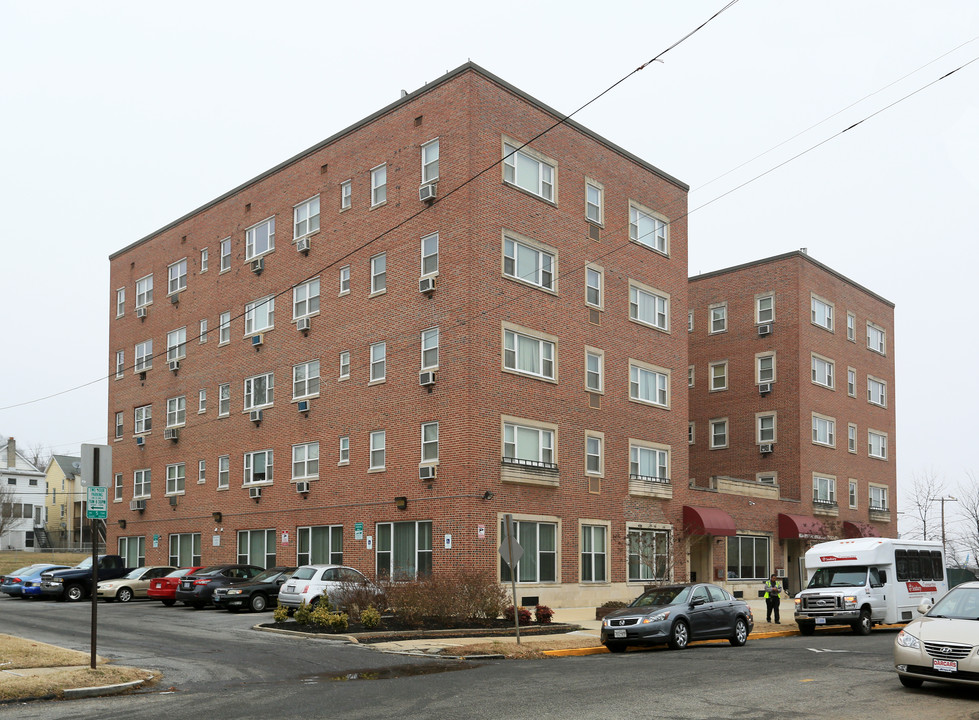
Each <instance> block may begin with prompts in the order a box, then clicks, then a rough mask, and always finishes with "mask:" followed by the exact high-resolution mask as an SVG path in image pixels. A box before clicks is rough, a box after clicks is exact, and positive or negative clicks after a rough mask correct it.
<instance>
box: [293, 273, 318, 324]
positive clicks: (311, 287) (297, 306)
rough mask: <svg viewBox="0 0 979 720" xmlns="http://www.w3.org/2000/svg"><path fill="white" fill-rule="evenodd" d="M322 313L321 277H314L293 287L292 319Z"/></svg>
mask: <svg viewBox="0 0 979 720" xmlns="http://www.w3.org/2000/svg"><path fill="white" fill-rule="evenodd" d="M319 314H320V279H319V278H318V277H317V278H313V279H312V280H307V281H306V282H304V283H300V284H299V285H295V286H294V287H293V288H292V319H293V320H298V319H300V318H307V317H312V316H314V315H319Z"/></svg>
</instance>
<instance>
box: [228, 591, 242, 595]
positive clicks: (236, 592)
mask: <svg viewBox="0 0 979 720" xmlns="http://www.w3.org/2000/svg"><path fill="white" fill-rule="evenodd" d="M228 595H241V590H228Z"/></svg>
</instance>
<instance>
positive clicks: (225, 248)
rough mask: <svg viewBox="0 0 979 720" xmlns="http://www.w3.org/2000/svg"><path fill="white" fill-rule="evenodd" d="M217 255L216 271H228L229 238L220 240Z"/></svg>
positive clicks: (229, 267)
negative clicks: (218, 256)
mask: <svg viewBox="0 0 979 720" xmlns="http://www.w3.org/2000/svg"><path fill="white" fill-rule="evenodd" d="M219 255H220V258H219V262H218V265H219V268H218V273H223V272H228V271H229V270H230V269H231V238H225V239H224V240H222V241H221V242H220V244H219Z"/></svg>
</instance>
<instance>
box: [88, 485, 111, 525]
mask: <svg viewBox="0 0 979 720" xmlns="http://www.w3.org/2000/svg"><path fill="white" fill-rule="evenodd" d="M85 492H86V494H87V497H86V503H85V517H86V518H88V519H89V520H105V519H107V518H108V517H109V488H108V487H87V488H85Z"/></svg>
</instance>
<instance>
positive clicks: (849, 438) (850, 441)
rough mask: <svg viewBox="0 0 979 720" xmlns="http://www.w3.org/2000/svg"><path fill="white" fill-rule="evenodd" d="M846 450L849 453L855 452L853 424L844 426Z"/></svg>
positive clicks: (855, 435)
mask: <svg viewBox="0 0 979 720" xmlns="http://www.w3.org/2000/svg"><path fill="white" fill-rule="evenodd" d="M846 449H847V452H851V453H855V452H856V451H857V426H856V425H854V424H853V423H849V424H848V425H847V426H846Z"/></svg>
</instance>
